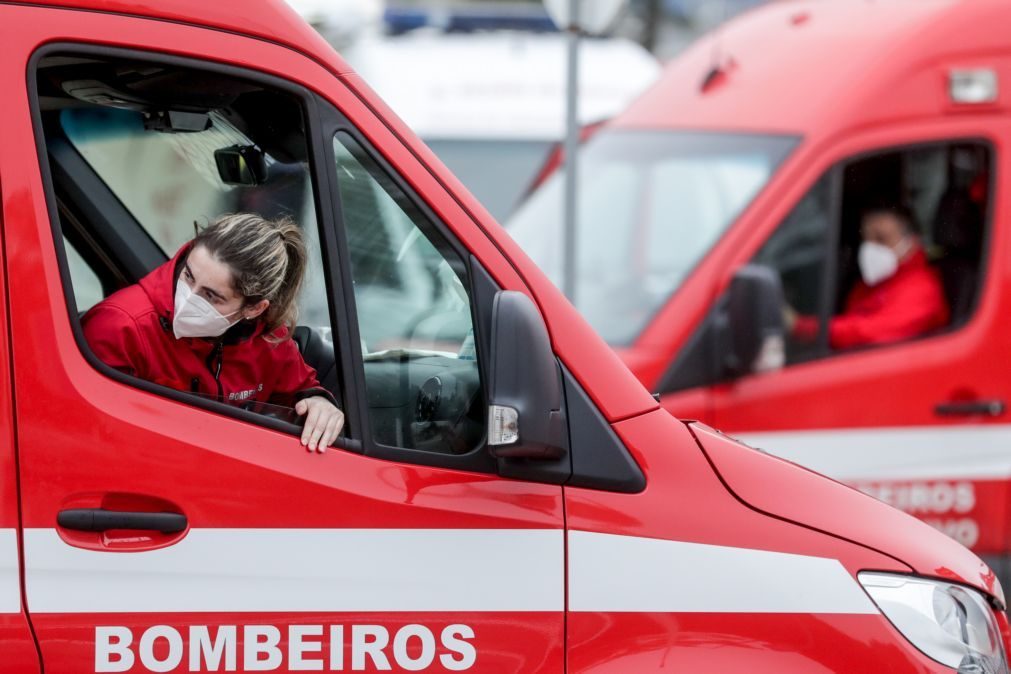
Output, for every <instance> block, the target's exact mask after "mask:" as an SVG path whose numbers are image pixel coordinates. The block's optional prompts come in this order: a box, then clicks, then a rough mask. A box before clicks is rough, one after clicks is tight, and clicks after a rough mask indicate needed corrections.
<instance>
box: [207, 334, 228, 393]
mask: <svg viewBox="0 0 1011 674" xmlns="http://www.w3.org/2000/svg"><path fill="white" fill-rule="evenodd" d="M223 352H224V343H223V342H222V341H221V340H218V342H217V343H216V344H215V345H214V349H213V350H212V351H211V354H210V355H209V356H207V361H206V365H207V369H208V370H210V371H211V374H213V375H214V383H215V384H217V387H218V402H224V400H225V393H224V389H222V387H221V365H222V363H223V362H224V360H225V359H224V355H223Z"/></svg>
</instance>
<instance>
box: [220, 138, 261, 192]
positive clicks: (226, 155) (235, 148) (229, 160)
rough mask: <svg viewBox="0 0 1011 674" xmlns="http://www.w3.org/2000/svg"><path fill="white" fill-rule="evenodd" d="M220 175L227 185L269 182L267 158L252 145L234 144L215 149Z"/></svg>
mask: <svg viewBox="0 0 1011 674" xmlns="http://www.w3.org/2000/svg"><path fill="white" fill-rule="evenodd" d="M214 163H215V164H217V166H218V176H219V177H220V178H221V182H223V183H224V184H226V185H262V184H263V183H265V182H267V160H266V158H265V157H264V156H263V152H261V151H260V150H259V149H258V148H256V147H254V146H252V145H232V146H231V147H223V148H221V149H220V150H215V151H214Z"/></svg>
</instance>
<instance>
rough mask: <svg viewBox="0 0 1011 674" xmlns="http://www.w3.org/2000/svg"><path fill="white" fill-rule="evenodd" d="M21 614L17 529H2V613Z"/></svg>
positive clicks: (0, 572)
mask: <svg viewBox="0 0 1011 674" xmlns="http://www.w3.org/2000/svg"><path fill="white" fill-rule="evenodd" d="M20 612H21V582H20V579H19V573H18V532H17V529H0V613H20Z"/></svg>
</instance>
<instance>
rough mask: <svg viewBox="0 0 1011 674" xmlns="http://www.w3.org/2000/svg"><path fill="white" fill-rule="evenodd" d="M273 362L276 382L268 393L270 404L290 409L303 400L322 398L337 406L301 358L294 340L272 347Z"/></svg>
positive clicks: (314, 373)
mask: <svg viewBox="0 0 1011 674" xmlns="http://www.w3.org/2000/svg"><path fill="white" fill-rule="evenodd" d="M273 360H274V368H275V371H276V372H277V380H276V381H275V383H274V390H273V391H271V393H270V401H271V402H272V403H275V404H280V405H286V406H288V407H291V406H293V405H294V404H295V403H297V402H298V401H299V400H301V399H303V398H311V397H312V396H322V397H324V398H326V399H327V400H329V401H330V402H331V403H333V404H334V405H336V404H337V402H336V400H334V397H333V395H332V394H331V393H330V392H329V391H327V390H326V389H325V388H323V387H322V386H321V385H320V383H319V379H318V378H317V376H316V370H314V369H312V368H311V367H310V366H309V364H308V363H306V362H305V359H304V358H302V354H301V353H300V352H299V350H298V346H297V345H296V344H295V341H294V340H292V339H285V340H284V341H282V342H280V343H278V344H277V346H275V347H274V354H273Z"/></svg>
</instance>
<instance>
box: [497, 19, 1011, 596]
mask: <svg viewBox="0 0 1011 674" xmlns="http://www.w3.org/2000/svg"><path fill="white" fill-rule="evenodd" d="M1008 25H1011V4H1008V3H1007V2H1003V1H1001V0H979V1H976V2H946V1H937V0H926V1H924V2H910V3H906V2H894V3H892V2H882V3H865V2H845V1H841V2H834V1H830V2H810V3H807V2H789V3H771V4H770V5H768V6H766V7H764V8H761V9H757V10H754V11H752V12H749V13H747V14H746V15H744V16H742V17H741V18H739V19H735V20H734V21H732V22H730V23H729V24H727V25H726V26H725V27H724V28H722V29H720V30H719V31H718V32H716V33H714V34H712V35H710V36H708V37H707V38H705V39H703V40H702V41H700V42H699V43H698V44H696V45H695V46H694V47H693V48H692V49H690V50H689V51H688V52H687V53H685V54H684V55H683V56H681V57H679V58H678V59H676V60H675V61H673V62H672V63H671V64H670V65H669V66H668V68H667V70H666V71H665V74H664V75H663V76H662V78H661V80H660V81H659V82H658V83H657V84H656V85H655V86H654V87H653V88H652V89H651V90H650V91H648V92H647V93H646V94H645V95H644V96H643V97H641V98H640V99H639V100H638V101H637V102H636V103H634V104H633V105H632V106H631V107H630V108H629V109H628V110H627V111H626V112H625V113H624V114H623V115H621V116H619V117H618V118H617V119H615V120H614V121H613V122H612V123H610V124H609V125H608V126H606V127H604V128H603V129H601V130H599V131H598V132H597V133H596V134H595V136H594V138H593V139H592V140H591V141H589V142H588V143H587V144H586V145H585V146H584V150H585V151H584V152H583V154H582V155H581V165H580V172H581V173H580V175H581V176H582V178H581V180H582V181H583V182H582V185H583V189H582V191H581V194H582V203H581V206H580V208H581V210H580V212H579V227H578V233H577V246H578V247H579V262H578V267H577V269H578V282H577V284H576V287H575V304H576V306H577V307H578V308H579V309H580V310H581V311H582V312H583V313H584V314H585V315H586V317H587V318H588V319H589V322H590V324H591V325H593V326H594V327H595V328H596V329H597V330H598V332H600V333H601V334H602V336H603V337H604V338H605V339H606V340H607V341H608V342H609V343H610V344H611V345H612V346H613V347H615V348H616V350H617V351H618V353H619V354H620V355H621V357H622V359H623V360H624V361H625V363H627V364H628V365H629V367H630V368H631V369H632V370H633V372H635V373H636V375H637V376H638V377H639V379H640V380H641V381H642V382H643V383H644V384H645V385H646V386H647V387H648V388H649V389H650V390H652V391H656V392H659V393H660V394H661V397H662V404H663V407H664V408H666V409H668V410H670V411H671V412H672V413H674V414H676V415H678V416H681V417H687V418H694V419H699V420H702V421H705V422H706V423H709V424H712V425H713V426H715V427H718V428H720V429H722V430H724V431H726V432H728V433H732V434H733V435H734V436H735V437H739V438H742V439H744V440H745V441H747V442H749V443H751V444H753V445H755V446H758V447H761V448H763V449H766V450H768V451H770V452H772V453H774V454H779V455H782V456H784V457H786V458H789V459H791V460H793V461H796V462H798V463H801V464H803V465H805V466H809V467H811V468H813V469H814V470H817V471H819V472H822V473H824V474H826V475H829V476H831V477H834V478H837V479H840V480H843V481H845V482H847V483H850V484H853V485H856V486H858V487H859V488H861V489H863V490H864V491H867V492H868V493H870V494H872V495H874V496H876V497H878V498H880V499H882V500H884V501H887V502H888V503H891V504H892V505H894V506H897V507H899V508H901V509H903V510H905V511H907V512H909V513H912V514H913V515H916V516H917V517H920V518H922V519H924V520H925V521H927V522H929V523H931V524H933V525H934V526H936V527H937V528H939V529H940V530H942V531H944V532H945V533H947V534H949V535H950V536H952V537H954V538H955V539H956V540H958V541H960V542H962V543H963V544H965V545H967V546H969V547H970V548H972V549H973V550H974V551H976V552H977V553H979V554H981V555H983V558H984V559H986V560H987V561H988V562H989V563H990V565H991V567H993V568H994V569H996V570H997V572H998V575H999V576H1001V577H1002V578H1006V577H1007V576H1008V574H1009V573H1011V564H1009V552H1011V519H1009V510H1008V508H1009V506H1011V425H1009V418H1008V412H1007V404H1008V402H1009V401H1011V341H1009V340H1008V337H1007V333H1008V329H1009V327H1011V318H1009V317H1011V278H1009V276H1008V273H1007V272H1006V270H1007V269H1011V266H1009V263H1011V257H1009V256H1011V227H1009V226H1011V215H1008V208H1009V207H1011V206H1009V204H1008V202H1006V199H1007V193H1008V191H1009V190H1008V188H1009V187H1011V183H1009V182H1008V175H1009V171H1008V170H1007V169H1006V168H1005V167H1004V162H1005V161H1006V157H1004V156H1003V155H1002V149H1003V148H1004V147H1005V146H1006V145H1007V144H1008V143H1009V142H1011V126H1009V120H1011V114H1009V113H1011V98H1009V89H1011V33H1008V31H1007V30H1005V28H1006V27H1007V26H1008ZM561 203H562V190H561V182H560V178H558V177H556V178H554V179H553V180H551V181H549V182H547V183H546V184H545V185H543V187H542V188H541V189H540V190H539V191H538V192H536V193H535V194H534V195H533V196H532V197H531V198H530V200H529V201H528V202H527V203H526V204H525V205H524V207H523V208H522V209H521V211H520V212H519V213H517V215H516V216H515V218H514V219H513V220H512V221H511V222H510V224H509V231H510V233H511V234H512V235H513V236H514V237H515V238H516V239H517V240H518V241H519V243H520V244H521V245H522V247H523V248H524V250H525V251H526V252H527V253H529V254H530V255H531V257H532V258H533V259H534V261H535V262H536V263H537V264H538V265H539V266H540V267H541V268H542V269H544V270H545V271H546V272H547V273H548V274H549V276H551V277H552V278H554V279H556V280H560V279H561V277H562V274H561V269H560V263H559V256H560V250H561V245H560V239H559V236H560V235H559V231H560V228H558V227H556V226H555V225H556V224H557V223H560V222H561ZM903 203H904V204H906V205H907V206H909V207H910V209H911V210H912V212H913V214H914V216H915V220H916V221H917V223H918V226H919V236H920V240H921V242H922V244H923V248H924V250H925V252H926V255H927V257H928V259H929V264H930V266H931V267H932V269H933V270H934V273H935V274H936V276H937V278H939V279H940V280H941V284H942V286H943V293H944V302H945V303H946V304H947V306H948V309H949V315H950V318H949V320H948V322H947V323H946V324H945V325H942V326H939V327H936V328H934V329H930V330H925V331H919V332H917V333H916V334H915V336H911V337H909V338H907V339H891V340H889V341H887V342H886V343H880V344H877V345H874V346H858V347H850V348H842V347H838V348H833V346H832V344H831V343H830V341H829V335H828V330H827V329H825V326H827V325H828V324H829V322H830V320H831V319H832V318H833V317H834V316H836V315H838V314H840V313H841V312H843V311H844V310H845V306H846V302H847V297H848V295H849V292H850V289H851V288H853V287H854V285H855V283H856V281H857V279H858V278H859V272H858V264H857V263H858V260H857V257H858V256H857V252H858V248H859V245H860V238H861V237H860V221H861V214H862V213H863V212H864V211H865V209H867V208H869V207H872V206H874V205H875V204H879V205H880V204H903ZM777 286H781V289H780V288H778V287H777ZM784 302H785V303H788V304H789V305H791V306H793V307H794V308H795V309H796V310H797V311H799V312H800V313H802V314H807V315H810V316H812V317H815V318H817V323H816V325H817V326H818V328H820V330H817V331H818V332H819V333H820V334H818V338H817V339H814V340H798V339H794V338H792V337H791V336H790V335H787V334H784V332H785V331H784V329H783V326H782V322H781V317H780V313H781V311H780V309H781V307H782V305H783V304H784ZM907 310H908V307H907ZM897 311H902V309H901V308H900V309H898V310H897ZM882 337H883V338H884V337H885V335H884V334H882Z"/></svg>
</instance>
